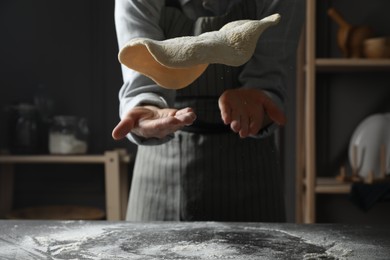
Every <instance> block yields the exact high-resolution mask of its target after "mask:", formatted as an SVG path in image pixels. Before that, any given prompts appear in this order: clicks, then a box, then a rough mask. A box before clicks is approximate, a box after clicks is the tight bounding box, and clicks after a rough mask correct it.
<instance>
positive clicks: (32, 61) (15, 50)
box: [0, 0, 133, 153]
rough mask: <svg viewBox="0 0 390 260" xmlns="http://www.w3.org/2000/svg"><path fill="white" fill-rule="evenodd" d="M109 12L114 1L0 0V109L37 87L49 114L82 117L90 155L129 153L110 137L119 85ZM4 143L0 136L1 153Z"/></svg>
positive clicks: (31, 94) (22, 99)
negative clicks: (46, 101) (49, 101)
mask: <svg viewBox="0 0 390 260" xmlns="http://www.w3.org/2000/svg"><path fill="white" fill-rule="evenodd" d="M113 8H114V1H102V0H99V1H86V0H83V1H76V0H70V1H50V0H38V1H25V0H3V1H1V4H0V19H1V20H0V37H1V41H0V57H1V59H0V74H1V76H0V88H1V90H0V104H1V108H2V109H4V107H5V106H7V105H10V104H13V103H16V102H32V100H33V97H34V95H36V94H37V92H38V91H40V90H39V89H38V86H40V85H41V86H42V85H43V86H44V92H45V94H46V95H49V96H50V97H51V98H52V100H53V101H54V104H55V106H54V109H53V110H54V111H53V113H54V114H69V115H77V116H82V117H86V118H87V120H88V122H89V128H90V142H89V145H90V146H89V147H90V152H91V153H101V152H103V151H104V150H106V149H111V148H114V147H118V146H120V147H128V148H129V149H130V150H132V149H133V147H129V145H127V143H126V144H125V142H114V141H113V140H112V138H111V130H112V128H113V127H114V126H115V124H116V122H117V121H118V100H117V93H118V90H119V88H120V86H121V84H122V79H121V74H120V66H119V63H118V61H117V58H116V57H117V52H118V48H117V43H116V36H115V28H114V21H113ZM2 116H3V117H5V115H4V112H3V113H2ZM1 122H2V124H1V131H2V133H4V132H5V129H6V128H5V126H4V124H3V122H5V121H4V120H1ZM5 139H6V137H5V136H4V135H2V138H1V143H0V147H1V148H4V147H5V146H6V140H5Z"/></svg>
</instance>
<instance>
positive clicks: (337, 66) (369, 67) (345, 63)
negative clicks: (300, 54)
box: [315, 58, 390, 72]
mask: <svg viewBox="0 0 390 260" xmlns="http://www.w3.org/2000/svg"><path fill="white" fill-rule="evenodd" d="M315 66H316V69H317V71H318V72H345V71H351V72H352V71H375V70H378V71H380V70H384V71H387V70H388V71H390V59H336V58H334V59H316V60H315Z"/></svg>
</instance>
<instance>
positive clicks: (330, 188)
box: [315, 177, 351, 194]
mask: <svg viewBox="0 0 390 260" xmlns="http://www.w3.org/2000/svg"><path fill="white" fill-rule="evenodd" d="M350 191H351V184H350V183H342V182H339V181H337V180H336V179H335V178H326V177H318V178H317V183H316V187H315V192H316V193H322V194H346V193H349V192H350Z"/></svg>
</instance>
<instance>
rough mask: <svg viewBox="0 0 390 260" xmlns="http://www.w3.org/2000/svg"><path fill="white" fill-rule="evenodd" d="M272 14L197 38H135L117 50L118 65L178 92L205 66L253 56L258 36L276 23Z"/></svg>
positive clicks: (231, 63) (238, 62) (236, 62)
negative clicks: (122, 65) (119, 63)
mask: <svg viewBox="0 0 390 260" xmlns="http://www.w3.org/2000/svg"><path fill="white" fill-rule="evenodd" d="M279 20H280V15H279V14H273V15H270V16H268V17H265V18H263V19H261V20H238V21H233V22H230V23H228V24H226V25H225V26H223V27H222V28H221V29H220V30H219V31H212V32H206V33H203V34H200V35H198V36H185V37H177V38H172V39H167V40H163V41H156V40H151V39H147V38H135V39H132V40H130V41H129V42H127V43H126V44H125V46H124V47H123V48H122V49H121V50H120V52H119V55H118V58H119V61H120V62H121V63H122V64H124V65H125V66H126V67H128V68H130V69H133V70H135V71H138V72H140V73H142V74H144V75H146V76H148V77H149V78H151V79H152V80H153V81H155V82H156V83H157V84H158V85H160V86H161V87H164V88H168V89H180V88H184V87H186V86H188V85H189V84H191V83H192V82H193V81H195V80H196V79H197V78H198V77H199V76H200V75H201V74H202V73H203V72H204V71H205V70H206V68H207V66H208V65H209V64H213V63H218V64H224V65H229V66H241V65H243V64H244V63H246V62H247V61H248V60H249V59H250V58H251V57H252V55H253V53H254V51H255V48H256V44H257V41H258V39H259V37H260V35H261V34H262V33H263V32H264V31H265V30H266V29H267V28H268V27H270V26H272V25H275V24H277V23H278V22H279Z"/></svg>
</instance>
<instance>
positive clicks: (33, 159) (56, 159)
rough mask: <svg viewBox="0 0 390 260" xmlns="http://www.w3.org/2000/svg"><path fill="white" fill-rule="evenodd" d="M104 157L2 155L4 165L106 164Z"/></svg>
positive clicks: (1, 159)
mask: <svg viewBox="0 0 390 260" xmlns="http://www.w3.org/2000/svg"><path fill="white" fill-rule="evenodd" d="M105 158H106V157H105V156H104V155H0V162H2V163H104V162H105Z"/></svg>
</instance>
